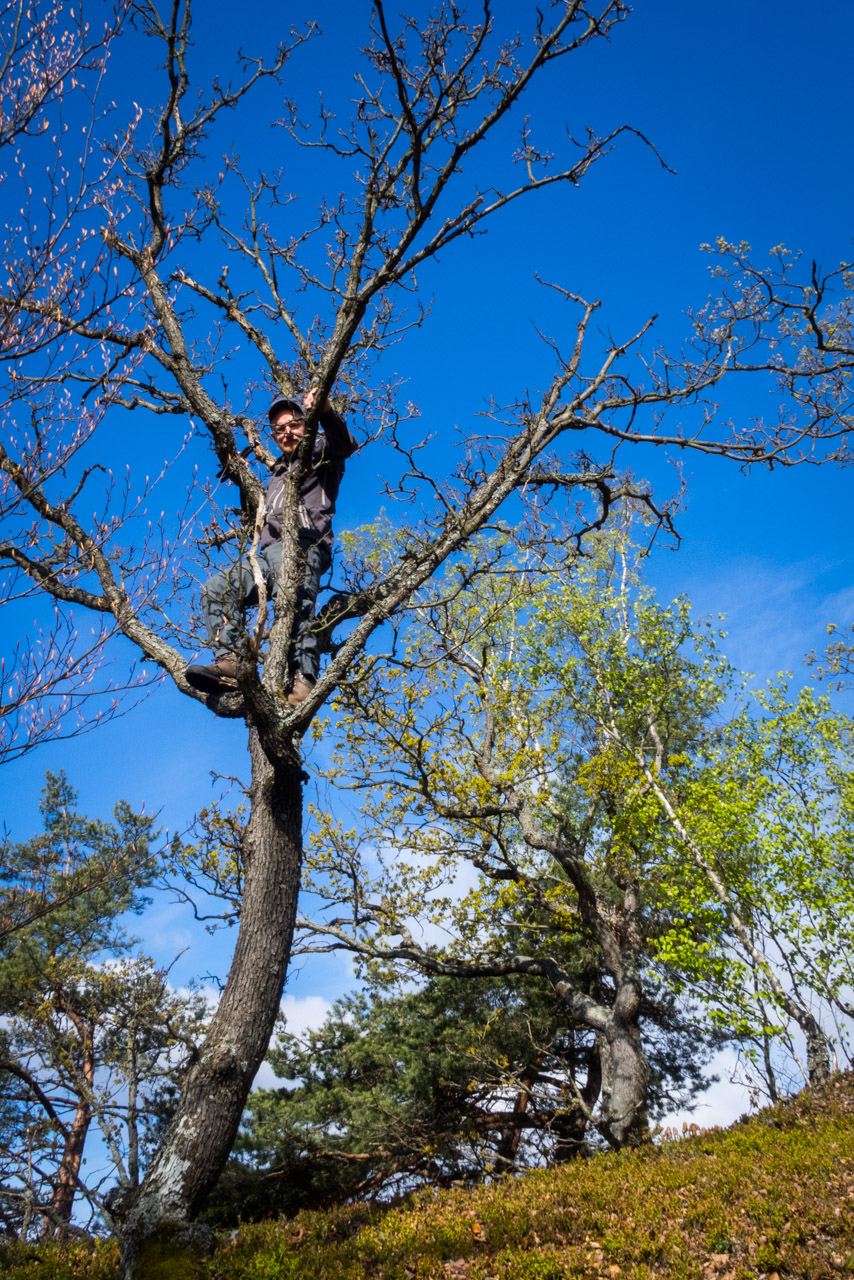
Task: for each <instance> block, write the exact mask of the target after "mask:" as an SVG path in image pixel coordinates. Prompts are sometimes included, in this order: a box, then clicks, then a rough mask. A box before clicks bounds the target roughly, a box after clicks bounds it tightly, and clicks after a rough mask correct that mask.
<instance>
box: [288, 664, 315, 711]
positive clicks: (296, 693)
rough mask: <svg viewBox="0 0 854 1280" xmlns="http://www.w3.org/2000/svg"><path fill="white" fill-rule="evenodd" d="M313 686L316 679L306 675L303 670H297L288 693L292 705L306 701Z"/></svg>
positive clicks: (295, 705) (296, 705)
mask: <svg viewBox="0 0 854 1280" xmlns="http://www.w3.org/2000/svg"><path fill="white" fill-rule="evenodd" d="M313 688H314V681H313V680H311V679H310V677H306V676H304V675H303V674H302V672H301V671H297V672H296V674H295V675H294V679H293V684H292V685H291V691H290V693H289V694H288V702H289V703H290V704H291V706H292V707H298V706H299V704H300V703H301V702H305V700H306V698H307V697H308V695H309V694H310V693H311V691H312V689H313Z"/></svg>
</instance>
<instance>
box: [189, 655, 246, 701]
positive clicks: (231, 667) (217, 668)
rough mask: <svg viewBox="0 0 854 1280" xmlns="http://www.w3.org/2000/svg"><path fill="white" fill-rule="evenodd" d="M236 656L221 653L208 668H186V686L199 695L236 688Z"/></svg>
mask: <svg viewBox="0 0 854 1280" xmlns="http://www.w3.org/2000/svg"><path fill="white" fill-rule="evenodd" d="M237 661H238V659H237V654H236V653H221V654H220V655H219V657H218V658H217V659H216V661H215V662H212V663H211V664H210V666H208V667H202V666H194V667H187V670H186V671H185V672H184V675H185V676H186V679H187V684H189V685H192V687H193V688H194V689H198V690H199V691H200V693H222V692H224V691H225V690H226V689H236V688H237Z"/></svg>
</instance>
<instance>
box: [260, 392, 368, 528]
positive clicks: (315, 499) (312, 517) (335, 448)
mask: <svg viewBox="0 0 854 1280" xmlns="http://www.w3.org/2000/svg"><path fill="white" fill-rule="evenodd" d="M355 450H356V441H355V439H354V438H353V436H352V434H351V433H350V430H349V429H348V427H347V424H346V422H345V421H344V419H343V418H342V417H341V416H340V415H339V414H337V413H336V412H335V411H334V410H332V411H331V412H329V413H322V414H321V415H320V418H319V419H318V430H317V436H316V437H315V441H314V448H313V449H312V453H311V470H310V471H309V472H308V474H307V475H306V477H305V479H304V480H303V482H302V485H301V486H300V504H299V520H300V536H305V537H306V538H307V539H308V540H309V541H310V542H325V543H326V545H327V546H329V547H331V546H332V517H333V516H334V514H335V499H336V498H337V497H338V489H339V486H340V484H341V477H342V476H343V474H344V459H345V458H349V457H350V454H351V453H354V452H355ZM297 453H298V450H296V449H295V450H294V452H293V453H292V454H291V455H290V457H288V458H284V457H282V458H280V459H279V461H278V462H277V463H276V467H275V469H274V471H273V473H272V475H271V476H270V479H269V481H268V483H267V520H266V523H265V525H264V528H263V530H262V532H261V546H262V548H263V547H269V546H270V544H271V543H273V542H279V541H280V540H281V537H282V499H283V496H284V487H285V476H286V475H287V473H288V471H290V470H293V468H294V467H295V466H296V463H297Z"/></svg>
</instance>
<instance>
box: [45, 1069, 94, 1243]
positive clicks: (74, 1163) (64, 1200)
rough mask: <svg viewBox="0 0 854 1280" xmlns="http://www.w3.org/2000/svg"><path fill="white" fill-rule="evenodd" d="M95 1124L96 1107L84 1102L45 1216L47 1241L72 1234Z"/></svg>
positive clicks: (67, 1138)
mask: <svg viewBox="0 0 854 1280" xmlns="http://www.w3.org/2000/svg"><path fill="white" fill-rule="evenodd" d="M87 1074H88V1073H87ZM90 1083H91V1082H90ZM91 1123H92V1108H91V1107H90V1106H89V1104H88V1103H87V1102H85V1101H83V1100H81V1101H80V1103H79V1104H78V1106H77V1110H76V1111H75V1113H74V1119H73V1120H72V1122H71V1124H70V1126H69V1129H68V1134H67V1136H66V1139H65V1147H64V1149H63V1152H62V1163H61V1164H60V1166H59V1173H58V1174H57V1178H56V1184H55V1186H54V1189H53V1195H52V1196H51V1199H50V1208H49V1212H48V1214H47V1215H46V1216H45V1220H44V1226H43V1229H42V1238H43V1239H47V1238H49V1237H50V1236H56V1237H57V1238H58V1239H61V1240H62V1239H65V1237H66V1235H67V1234H68V1224H69V1223H70V1222H71V1211H72V1209H73V1207H74V1194H75V1192H76V1191H77V1179H78V1178H79V1176H80V1164H81V1161H82V1159H83V1148H84V1147H85V1146H86V1137H87V1134H88V1133H89V1126H90V1125H91Z"/></svg>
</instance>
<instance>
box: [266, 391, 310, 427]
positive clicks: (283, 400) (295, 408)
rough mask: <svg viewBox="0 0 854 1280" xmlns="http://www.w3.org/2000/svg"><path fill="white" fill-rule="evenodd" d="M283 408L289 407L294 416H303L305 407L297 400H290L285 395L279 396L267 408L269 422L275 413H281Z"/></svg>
mask: <svg viewBox="0 0 854 1280" xmlns="http://www.w3.org/2000/svg"><path fill="white" fill-rule="evenodd" d="M283 409H290V411H291V413H292V414H293V415H294V417H295V418H304V417H305V409H304V408H303V407H302V405H301V404H300V402H299V400H291V399H289V398H288V397H287V396H280V397H279V399H278V400H274V401H273V403H272V404H271V405H270V408H269V409H268V410H267V417H268V419H269V420H270V422H272V421H273V420H274V418H275V417H276V415H277V414H279V413H281V412H282V410H283Z"/></svg>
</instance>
